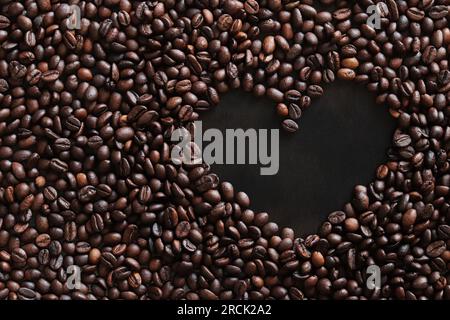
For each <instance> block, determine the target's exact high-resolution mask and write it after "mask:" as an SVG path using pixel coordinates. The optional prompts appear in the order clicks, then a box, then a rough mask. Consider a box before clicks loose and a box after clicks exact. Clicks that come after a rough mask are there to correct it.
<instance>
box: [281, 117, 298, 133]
mask: <svg viewBox="0 0 450 320" xmlns="http://www.w3.org/2000/svg"><path fill="white" fill-rule="evenodd" d="M282 126H283V129H284V130H285V131H287V132H295V131H297V130H298V124H297V123H296V122H295V121H293V120H291V119H286V120H284V121H283V123H282Z"/></svg>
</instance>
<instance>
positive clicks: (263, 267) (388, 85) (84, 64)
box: [0, 0, 450, 300]
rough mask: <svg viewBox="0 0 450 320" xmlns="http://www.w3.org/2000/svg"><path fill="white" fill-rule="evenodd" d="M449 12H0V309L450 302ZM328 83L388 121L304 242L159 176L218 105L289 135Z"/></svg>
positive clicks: (182, 5) (129, 7)
mask: <svg viewBox="0 0 450 320" xmlns="http://www.w3.org/2000/svg"><path fill="white" fill-rule="evenodd" d="M449 9H450V3H449V1H448V0H398V1H394V0H383V1H378V0H360V1H345V0H338V1H333V0H321V1H312V0H301V1H290V0H261V1H257V0H166V1H161V2H158V1H131V0H91V1H79V0H73V1H67V2H65V3H63V2H62V1H59V0H24V1H13V0H0V299H11V300H14V299H192V300H195V299H450V283H449V281H450V274H449V272H448V267H449V263H450V225H449V221H450V201H449V195H450V164H449V159H448V157H449V151H450V124H449V117H450V104H449V101H450V72H449V70H448V69H449V62H448V56H449V54H448V52H449V51H450V28H449V19H450V14H449ZM74 13H75V14H74ZM76 13H80V17H81V20H80V21H76V17H77V14H76ZM374 14H375V15H374ZM336 79H343V80H353V81H356V82H358V83H363V84H365V85H366V86H367V89H368V90H369V91H370V92H374V93H375V94H376V99H377V102H378V103H380V104H381V105H385V106H387V107H388V109H389V112H390V113H391V115H392V116H393V117H394V118H396V119H397V124H398V126H397V130H396V131H395V133H394V136H393V141H392V146H391V148H390V149H389V151H388V161H387V162H386V163H385V164H383V165H381V166H380V167H379V168H378V169H377V170H376V176H375V178H374V180H373V182H372V183H370V184H369V185H367V186H356V187H355V189H354V193H353V198H352V199H351V201H350V202H349V203H348V204H347V205H345V206H344V208H343V209H342V211H336V212H333V213H331V214H330V215H329V217H328V220H327V221H325V222H323V223H322V224H321V226H320V227H319V229H318V232H317V234H314V235H309V236H306V237H304V238H299V237H297V236H296V235H295V234H294V232H293V230H292V229H291V228H279V227H278V225H277V224H276V223H274V222H272V221H271V218H270V216H269V214H268V213H265V212H254V211H253V210H252V209H251V206H250V199H249V198H248V196H247V195H246V194H245V193H243V192H239V191H237V190H234V188H233V186H232V185H231V184H230V183H228V182H221V181H220V180H219V177H218V176H217V175H216V174H214V173H213V172H211V170H210V168H209V166H208V165H207V164H197V165H187V164H180V163H176V162H173V161H171V158H170V154H171V150H172V149H173V145H172V142H171V141H170V137H171V134H172V132H173V131H174V130H175V129H176V128H179V127H182V126H184V127H186V128H188V129H191V127H192V122H193V121H194V120H196V119H198V118H199V116H200V115H201V112H202V111H206V110H208V109H211V108H213V107H214V106H216V105H217V104H218V103H219V101H220V95H221V94H222V93H224V92H227V91H230V90H233V89H238V88H241V89H242V90H245V91H249V92H253V93H254V94H255V95H256V96H267V97H268V98H270V99H272V100H273V101H274V109H275V111H274V112H276V113H277V114H278V115H279V116H280V119H281V120H280V121H281V123H282V127H283V128H284V129H285V130H287V131H289V132H294V131H296V130H298V128H299V119H300V117H301V115H302V112H303V111H304V110H305V109H307V108H308V107H309V106H310V104H311V99H313V98H318V97H320V96H321V95H322V94H323V90H324V89H323V88H324V85H325V84H328V83H332V82H333V81H335V80H336ZM223 107H226V106H223ZM324 116H326V115H324ZM299 214H301V212H299ZM369 266H374V267H378V268H379V269H378V270H379V274H378V276H379V280H380V286H379V287H377V286H375V287H373V286H370V285H369V286H368V285H367V280H368V277H369V276H371V275H373V274H371V273H369V272H368V267H369ZM77 270H79V271H80V273H78V271H77ZM77 275H80V277H77Z"/></svg>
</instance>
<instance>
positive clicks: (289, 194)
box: [201, 81, 395, 235]
mask: <svg viewBox="0 0 450 320" xmlns="http://www.w3.org/2000/svg"><path fill="white" fill-rule="evenodd" d="M268 108H272V109H273V108H274V103H273V102H272V101H270V100H269V99H266V98H256V97H254V96H253V95H251V94H248V93H244V92H241V91H233V92H231V93H229V94H226V95H224V96H223V97H222V100H221V102H220V106H219V107H218V108H216V109H215V110H213V111H210V112H207V113H205V114H203V115H202V118H201V120H202V121H203V130H205V129H208V128H217V129H219V130H220V131H221V132H222V133H223V134H224V136H225V130H226V129H236V128H243V129H248V128H255V129H273V128H276V129H278V128H279V126H278V123H279V117H278V116H277V115H276V114H275V112H274V113H273V114H271V113H270V112H267V109H268ZM299 126H300V129H299V131H298V132H297V133H295V134H288V133H285V132H284V131H283V130H281V129H280V141H279V144H280V149H279V152H280V153H279V157H280V167H279V171H278V174H276V175H272V176H262V175H260V167H261V166H259V165H237V164H234V165H233V164H231V165H230V164H228V165H226V164H224V165H220V164H213V165H212V169H213V171H215V172H216V173H218V175H219V177H220V178H221V180H222V181H230V182H232V184H233V185H234V187H235V189H236V190H240V191H245V192H246V193H247V194H248V195H249V196H250V199H251V201H252V204H251V207H252V209H253V210H258V211H267V212H268V213H270V215H271V219H272V220H273V221H275V222H277V223H278V224H279V225H280V226H289V227H291V228H293V229H294V230H295V231H296V233H297V234H299V235H307V234H310V233H315V232H316V231H317V228H318V226H319V224H320V222H321V221H323V220H324V219H325V218H326V217H327V215H328V214H329V213H330V212H332V211H335V210H339V209H340V208H342V206H343V205H344V204H345V203H346V202H348V201H349V200H350V196H351V192H352V190H353V187H354V186H355V185H357V184H367V183H369V182H370V181H371V180H372V178H373V176H374V172H375V169H376V167H377V166H378V165H380V164H382V163H384V162H385V160H386V159H387V156H386V150H387V148H388V147H389V146H390V143H391V140H392V135H393V132H394V129H395V121H394V119H393V118H392V117H391V116H390V115H389V113H388V112H387V110H386V107H384V106H380V105H377V104H376V103H375V98H374V96H373V95H372V94H370V93H369V92H367V90H366V89H365V88H364V86H362V85H357V84H355V83H351V82H343V81H336V82H335V83H333V84H332V85H329V86H328V87H327V88H326V90H325V93H324V95H323V96H322V97H321V98H320V99H315V100H313V103H312V105H311V107H310V108H309V109H308V110H306V111H305V112H304V114H303V116H302V118H301V119H300V121H299Z"/></svg>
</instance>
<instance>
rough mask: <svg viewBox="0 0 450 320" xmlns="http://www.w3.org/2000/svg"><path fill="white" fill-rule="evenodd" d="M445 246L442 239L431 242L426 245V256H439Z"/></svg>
mask: <svg viewBox="0 0 450 320" xmlns="http://www.w3.org/2000/svg"><path fill="white" fill-rule="evenodd" d="M445 248H446V246H445V242H444V241H442V240H438V241H435V242H432V243H430V244H429V245H428V246H427V249H426V253H427V256H429V257H431V258H436V257H439V256H440V255H441V254H442V253H443V252H444V251H445Z"/></svg>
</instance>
